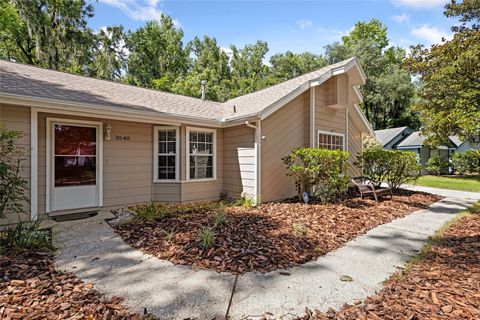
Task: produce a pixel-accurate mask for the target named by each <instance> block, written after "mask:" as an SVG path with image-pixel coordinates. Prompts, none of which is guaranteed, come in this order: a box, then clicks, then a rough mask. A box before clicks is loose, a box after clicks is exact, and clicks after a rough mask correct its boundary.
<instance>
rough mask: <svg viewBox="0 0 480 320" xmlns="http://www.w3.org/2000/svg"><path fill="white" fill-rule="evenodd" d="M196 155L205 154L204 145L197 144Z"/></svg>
mask: <svg viewBox="0 0 480 320" xmlns="http://www.w3.org/2000/svg"><path fill="white" fill-rule="evenodd" d="M198 153H201V154H205V143H199V144H198Z"/></svg>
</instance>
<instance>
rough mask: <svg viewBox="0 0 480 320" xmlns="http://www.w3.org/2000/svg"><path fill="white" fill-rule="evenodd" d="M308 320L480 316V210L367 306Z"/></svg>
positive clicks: (455, 227)
mask: <svg viewBox="0 0 480 320" xmlns="http://www.w3.org/2000/svg"><path fill="white" fill-rule="evenodd" d="M303 319H304V320H307V319H480V214H476V215H472V216H468V217H465V218H463V219H461V220H460V221H458V222H457V223H455V224H454V225H453V226H451V227H449V228H448V229H447V230H446V232H445V233H444V236H443V238H442V240H440V242H438V243H436V244H434V245H433V246H432V247H431V250H430V251H429V253H428V254H427V256H426V257H425V259H424V260H421V261H420V262H418V263H416V264H413V266H412V267H411V269H410V270H409V271H408V272H407V273H406V274H404V275H403V276H402V277H400V276H399V275H394V276H392V277H391V278H390V279H389V280H388V281H387V282H386V283H385V287H384V288H383V289H382V290H381V291H380V292H379V293H378V294H377V295H375V296H372V297H369V298H367V299H366V300H365V302H364V303H363V304H362V303H361V302H358V305H345V306H344V307H343V308H342V310H340V311H338V312H335V311H332V310H330V311H329V312H327V313H326V314H319V315H316V316H312V315H311V313H310V315H307V316H305V317H304V318H303Z"/></svg>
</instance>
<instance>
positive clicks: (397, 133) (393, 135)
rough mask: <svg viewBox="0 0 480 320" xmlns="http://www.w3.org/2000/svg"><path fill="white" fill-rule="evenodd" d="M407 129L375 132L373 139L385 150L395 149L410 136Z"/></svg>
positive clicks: (399, 128) (410, 131) (410, 132)
mask: <svg viewBox="0 0 480 320" xmlns="http://www.w3.org/2000/svg"><path fill="white" fill-rule="evenodd" d="M412 132H413V130H412V129H410V128H409V127H398V128H390V129H383V130H375V137H376V138H377V140H378V141H379V142H380V143H381V144H382V145H383V148H385V149H387V150H392V149H396V147H397V145H398V144H399V143H400V142H402V141H403V140H404V139H405V138H406V137H408V136H409V135H410V134H412Z"/></svg>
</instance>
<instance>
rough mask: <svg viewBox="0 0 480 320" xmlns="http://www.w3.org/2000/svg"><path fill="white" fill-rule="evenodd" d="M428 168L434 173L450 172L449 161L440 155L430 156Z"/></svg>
mask: <svg viewBox="0 0 480 320" xmlns="http://www.w3.org/2000/svg"><path fill="white" fill-rule="evenodd" d="M427 170H428V171H430V173H431V174H433V175H436V176H438V175H440V174H442V173H447V172H448V161H446V160H443V159H442V158H440V157H439V156H433V157H430V159H428V161H427Z"/></svg>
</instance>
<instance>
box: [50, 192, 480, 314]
mask: <svg viewBox="0 0 480 320" xmlns="http://www.w3.org/2000/svg"><path fill="white" fill-rule="evenodd" d="M479 198H480V197H479ZM473 202H474V200H473V199H469V198H465V197H462V198H460V197H458V198H451V197H449V198H446V199H444V200H442V201H440V202H437V203H435V204H433V205H432V206H431V207H430V208H429V209H428V210H421V211H417V212H415V213H413V214H410V215H409V216H407V217H404V218H401V219H397V220H394V221H392V222H390V223H388V224H385V225H381V226H378V227H376V228H374V229H372V230H370V231H369V232H368V233H367V234H365V235H363V236H360V237H358V238H356V239H355V240H353V241H350V242H349V243H347V244H346V245H345V246H344V247H342V248H340V249H338V250H335V251H333V252H331V253H329V254H327V255H325V256H323V257H320V258H319V259H318V260H317V261H313V262H309V263H307V264H304V265H302V266H300V267H296V268H293V269H291V270H289V271H290V275H288V276H285V275H281V274H280V273H279V272H270V273H267V274H257V273H249V274H246V275H243V276H240V277H238V279H235V276H232V275H229V274H219V273H216V272H213V271H204V270H192V269H190V268H188V267H182V266H174V265H172V264H171V263H169V262H166V261H162V260H159V259H157V258H155V257H151V256H148V255H145V254H142V253H141V252H139V251H137V250H135V249H132V248H131V247H130V246H128V245H127V244H125V243H124V242H123V240H122V239H121V238H120V237H119V236H117V235H116V234H115V233H114V232H113V229H112V228H111V227H110V226H109V225H108V224H107V223H106V222H105V221H104V220H103V219H105V218H106V217H107V215H108V214H102V215H100V216H98V217H95V218H90V219H87V220H81V221H73V222H63V223H58V224H56V225H55V227H54V230H56V233H57V234H58V237H59V239H60V241H61V242H62V243H63V247H62V248H61V250H60V252H59V255H58V259H57V266H58V268H59V269H61V270H69V271H73V272H75V273H76V274H77V276H78V277H80V278H82V279H83V280H85V281H88V282H94V283H95V286H96V288H97V289H99V290H100V291H101V292H103V293H105V294H107V295H118V296H123V297H125V298H126V303H127V305H128V306H130V307H131V308H132V309H133V310H134V311H138V312H143V310H144V308H146V309H147V311H148V312H152V313H154V314H156V315H157V316H158V317H159V318H160V319H184V318H187V317H190V318H196V319H212V318H215V317H217V318H223V317H225V315H226V312H227V309H229V316H231V317H232V318H233V319H240V318H245V317H246V318H249V319H251V318H257V317H260V316H261V315H262V314H264V313H265V312H270V313H271V314H273V315H274V316H275V317H276V318H283V319H285V318H286V319H288V318H293V317H295V316H296V315H302V314H303V313H304V310H305V307H309V308H311V309H321V310H327V309H328V308H329V307H333V308H339V307H340V306H341V305H343V304H344V303H353V302H354V301H355V300H356V299H361V300H363V299H364V298H366V297H367V296H369V295H372V294H374V293H375V291H376V290H378V289H380V288H381V283H382V281H384V280H385V279H387V278H388V277H389V276H390V275H391V274H392V273H394V272H395V271H396V270H397V269H398V267H401V266H403V265H404V264H405V263H406V262H407V261H408V259H409V258H410V257H411V256H412V255H413V254H415V253H416V252H418V250H419V249H420V248H421V247H422V246H423V244H424V243H425V241H426V240H427V238H428V236H430V235H432V234H433V233H434V232H435V231H436V230H437V229H439V228H440V227H441V226H442V225H443V224H444V223H445V222H447V221H449V220H450V219H452V218H453V217H454V216H455V214H457V213H458V212H459V211H461V210H464V209H465V208H467V207H468V206H470V205H471V204H473ZM343 275H347V276H349V277H351V278H352V279H353V281H351V282H343V281H341V280H340V278H341V277H342V276H343ZM235 280H237V281H236V285H234V283H235ZM231 297H232V300H231V303H230V299H231Z"/></svg>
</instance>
